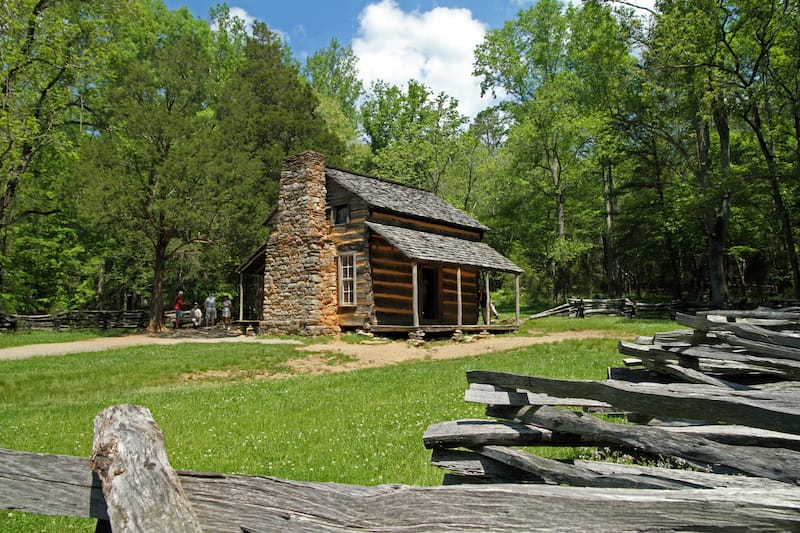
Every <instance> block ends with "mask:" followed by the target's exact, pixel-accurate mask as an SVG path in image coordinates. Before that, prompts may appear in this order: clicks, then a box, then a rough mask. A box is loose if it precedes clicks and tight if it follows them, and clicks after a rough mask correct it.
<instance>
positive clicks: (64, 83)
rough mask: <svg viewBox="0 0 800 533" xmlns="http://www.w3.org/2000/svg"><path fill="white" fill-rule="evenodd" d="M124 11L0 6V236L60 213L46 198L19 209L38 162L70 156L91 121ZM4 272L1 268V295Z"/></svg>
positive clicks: (100, 5)
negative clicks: (113, 32) (54, 153)
mask: <svg viewBox="0 0 800 533" xmlns="http://www.w3.org/2000/svg"><path fill="white" fill-rule="evenodd" d="M119 11H121V6H119V5H118V3H117V2H106V1H97V2H78V1H55V0H8V1H4V2H2V3H1V4H0V231H5V230H6V228H8V227H9V226H10V225H13V224H14V223H15V222H16V221H17V220H19V219H20V217H24V216H28V215H42V214H53V213H55V212H57V211H58V206H57V205H54V204H53V203H52V202H50V201H48V200H47V199H41V201H39V202H26V203H25V205H24V206H16V205H15V204H16V203H17V200H18V198H19V195H20V194H21V193H22V192H23V191H24V190H25V188H26V181H27V180H29V179H31V178H32V176H31V174H32V173H31V169H32V166H33V165H35V164H36V161H37V159H39V158H41V157H42V155H43V154H45V153H46V151H47V150H49V149H51V148H52V149H56V150H60V151H62V152H64V151H69V150H71V149H72V146H73V135H74V133H75V131H76V130H77V129H78V128H80V126H81V125H82V123H85V122H90V121H91V120H92V117H91V113H90V112H89V110H88V109H87V107H88V106H89V102H90V101H91V95H92V94H93V93H94V91H95V82H96V80H97V78H98V77H99V75H100V74H101V73H102V69H103V68H104V67H103V63H104V61H103V60H104V58H105V57H106V53H107V51H108V50H109V49H110V48H112V46H113V44H109V42H108V35H109V31H110V30H109V28H111V27H113V26H114V24H115V21H114V17H115V16H116V14H118V12H119ZM44 164H45V161H40V162H39V169H40V171H42V172H46V169H45V168H44ZM8 238H9V236H5V238H4V242H7V241H8ZM3 272H4V265H3V264H0V293H2V291H3Z"/></svg>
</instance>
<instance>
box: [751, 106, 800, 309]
mask: <svg viewBox="0 0 800 533" xmlns="http://www.w3.org/2000/svg"><path fill="white" fill-rule="evenodd" d="M751 111H752V117H751V116H750V115H748V114H747V113H745V117H744V119H745V121H746V122H747V124H748V125H749V126H750V128H751V129H752V130H753V133H755V135H756V139H758V146H759V148H760V149H761V155H762V156H763V157H764V161H765V162H766V164H767V173H768V178H769V183H770V190H771V192H772V202H773V204H774V205H775V213H776V214H777V215H778V218H779V219H780V221H781V231H782V233H783V243H784V246H785V247H786V253H787V255H788V257H789V265H790V267H791V270H792V282H793V284H794V296H795V298H797V299H800V262H798V258H797V251H796V250H795V244H794V230H793V229H792V220H791V217H790V216H789V213H788V211H787V210H786V205H785V204H784V203H783V195H782V194H781V187H780V180H779V179H778V166H777V164H776V163H775V155H774V154H773V152H772V150H771V149H770V146H769V143H768V142H767V139H766V137H765V136H764V128H763V127H762V124H761V115H760V113H759V111H758V108H757V107H755V106H753V108H752V109H751Z"/></svg>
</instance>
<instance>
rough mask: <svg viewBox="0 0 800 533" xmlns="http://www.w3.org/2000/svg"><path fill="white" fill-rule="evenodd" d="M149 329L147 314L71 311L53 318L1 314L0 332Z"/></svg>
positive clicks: (63, 312) (138, 312)
mask: <svg viewBox="0 0 800 533" xmlns="http://www.w3.org/2000/svg"><path fill="white" fill-rule="evenodd" d="M145 326H147V312H146V311H143V310H134V311H124V310H121V311H111V310H108V311H103V310H72V311H59V312H58V313H54V314H41V315H22V314H0V330H6V331H21V330H32V329H38V330H44V329H47V330H51V329H52V330H65V329H82V328H95V329H140V328H143V327H145Z"/></svg>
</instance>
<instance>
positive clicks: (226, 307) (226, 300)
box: [222, 294, 233, 329]
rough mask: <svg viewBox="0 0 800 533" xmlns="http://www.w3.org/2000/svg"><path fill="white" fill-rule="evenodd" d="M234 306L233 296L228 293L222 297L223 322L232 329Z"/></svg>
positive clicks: (226, 327)
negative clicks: (232, 310) (232, 309)
mask: <svg viewBox="0 0 800 533" xmlns="http://www.w3.org/2000/svg"><path fill="white" fill-rule="evenodd" d="M232 307H233V302H231V297H230V296H228V295H227V294H226V295H225V296H223V297H222V323H223V324H224V325H225V329H230V327H231V308H232Z"/></svg>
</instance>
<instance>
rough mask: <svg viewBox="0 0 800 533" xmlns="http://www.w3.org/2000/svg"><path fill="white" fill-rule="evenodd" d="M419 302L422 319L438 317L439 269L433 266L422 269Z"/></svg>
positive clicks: (435, 318)
mask: <svg viewBox="0 0 800 533" xmlns="http://www.w3.org/2000/svg"><path fill="white" fill-rule="evenodd" d="M420 285H421V286H420V290H421V291H422V294H421V295H420V302H421V303H422V309H421V310H420V313H421V314H422V317H421V318H422V320H424V321H432V320H438V319H439V314H440V313H439V303H440V298H439V270H438V269H435V268H423V269H422V283H421V284H420Z"/></svg>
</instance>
